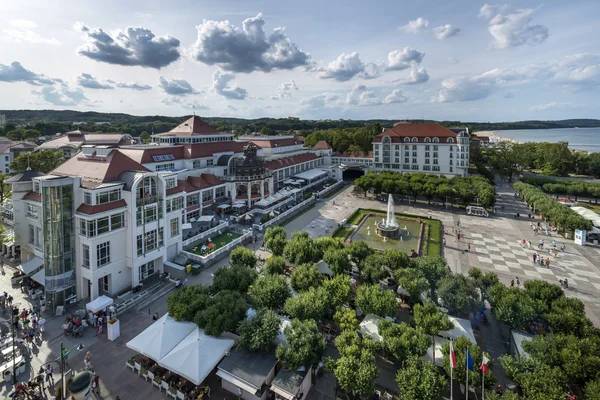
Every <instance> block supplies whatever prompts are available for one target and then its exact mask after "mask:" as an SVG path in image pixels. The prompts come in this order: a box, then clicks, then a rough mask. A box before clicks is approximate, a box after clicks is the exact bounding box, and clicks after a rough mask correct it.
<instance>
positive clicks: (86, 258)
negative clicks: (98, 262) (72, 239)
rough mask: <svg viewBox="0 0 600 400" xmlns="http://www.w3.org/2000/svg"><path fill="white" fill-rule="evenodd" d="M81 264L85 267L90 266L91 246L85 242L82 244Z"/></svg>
mask: <svg viewBox="0 0 600 400" xmlns="http://www.w3.org/2000/svg"><path fill="white" fill-rule="evenodd" d="M81 249H82V251H81V265H82V266H83V267H84V268H88V269H89V268H90V246H88V245H87V244H84V245H82V246H81Z"/></svg>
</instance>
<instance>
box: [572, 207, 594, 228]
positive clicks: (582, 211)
mask: <svg viewBox="0 0 600 400" xmlns="http://www.w3.org/2000/svg"><path fill="white" fill-rule="evenodd" d="M571 210H573V211H575V212H576V213H577V214H579V215H581V216H582V217H583V218H585V219H587V220H588V221H591V222H592V225H594V226H596V227H600V215H598V214H596V213H595V212H593V211H592V210H588V209H587V208H584V207H579V206H575V207H571Z"/></svg>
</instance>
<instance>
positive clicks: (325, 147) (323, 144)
mask: <svg viewBox="0 0 600 400" xmlns="http://www.w3.org/2000/svg"><path fill="white" fill-rule="evenodd" d="M313 149H315V150H333V147H331V146H330V145H329V143H327V142H326V141H325V140H319V141H318V142H317V143H316V144H315V145H314V146H313Z"/></svg>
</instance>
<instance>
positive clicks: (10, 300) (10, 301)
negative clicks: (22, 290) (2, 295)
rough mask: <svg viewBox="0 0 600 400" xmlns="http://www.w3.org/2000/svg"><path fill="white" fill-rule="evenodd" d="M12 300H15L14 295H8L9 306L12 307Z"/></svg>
mask: <svg viewBox="0 0 600 400" xmlns="http://www.w3.org/2000/svg"><path fill="white" fill-rule="evenodd" d="M12 302H13V297H12V296H10V295H9V296H8V306H9V307H12Z"/></svg>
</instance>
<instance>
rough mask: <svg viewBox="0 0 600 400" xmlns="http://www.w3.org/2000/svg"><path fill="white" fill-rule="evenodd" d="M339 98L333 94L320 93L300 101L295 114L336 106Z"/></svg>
mask: <svg viewBox="0 0 600 400" xmlns="http://www.w3.org/2000/svg"><path fill="white" fill-rule="evenodd" d="M339 99H340V96H338V95H337V94H334V93H321V94H317V95H314V96H310V97H305V98H303V99H302V100H300V105H299V107H298V110H297V112H299V111H306V110H311V109H322V108H331V107H333V106H336V105H337V104H338V101H339Z"/></svg>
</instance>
